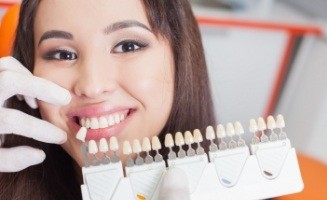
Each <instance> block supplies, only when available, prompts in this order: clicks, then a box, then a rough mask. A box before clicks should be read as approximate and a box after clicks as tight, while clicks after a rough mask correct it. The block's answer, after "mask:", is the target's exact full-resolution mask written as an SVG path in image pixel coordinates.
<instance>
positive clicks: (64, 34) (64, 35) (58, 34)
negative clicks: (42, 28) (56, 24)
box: [38, 30, 74, 45]
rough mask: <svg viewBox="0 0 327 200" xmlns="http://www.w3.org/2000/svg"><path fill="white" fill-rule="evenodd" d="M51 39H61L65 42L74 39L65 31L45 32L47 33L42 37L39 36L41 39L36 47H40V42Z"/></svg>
mask: <svg viewBox="0 0 327 200" xmlns="http://www.w3.org/2000/svg"><path fill="white" fill-rule="evenodd" d="M51 38H62V39H66V40H73V39H74V37H73V35H72V34H71V33H68V32H66V31H58V30H51V31H47V32H45V33H43V35H42V36H41V38H40V40H39V44H38V45H40V44H41V42H42V41H44V40H47V39H51Z"/></svg>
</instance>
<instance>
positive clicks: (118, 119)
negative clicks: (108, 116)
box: [115, 115, 120, 124]
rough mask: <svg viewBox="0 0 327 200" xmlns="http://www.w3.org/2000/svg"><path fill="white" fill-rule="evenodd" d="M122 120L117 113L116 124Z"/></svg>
mask: <svg viewBox="0 0 327 200" xmlns="http://www.w3.org/2000/svg"><path fill="white" fill-rule="evenodd" d="M119 122H120V116H119V115H115V124H118V123H119Z"/></svg>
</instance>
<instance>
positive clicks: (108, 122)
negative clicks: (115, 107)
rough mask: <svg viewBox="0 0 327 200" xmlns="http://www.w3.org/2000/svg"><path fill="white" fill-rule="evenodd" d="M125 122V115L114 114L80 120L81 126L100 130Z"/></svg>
mask: <svg viewBox="0 0 327 200" xmlns="http://www.w3.org/2000/svg"><path fill="white" fill-rule="evenodd" d="M124 120H125V115H124V114H113V115H107V116H100V117H91V118H80V120H79V124H80V126H82V127H85V128H91V129H99V128H107V127H110V126H113V125H115V124H119V123H120V122H122V121H124Z"/></svg>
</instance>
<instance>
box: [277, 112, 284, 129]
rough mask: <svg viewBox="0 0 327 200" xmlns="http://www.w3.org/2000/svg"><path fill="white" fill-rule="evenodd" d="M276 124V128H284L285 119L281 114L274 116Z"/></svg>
mask: <svg viewBox="0 0 327 200" xmlns="http://www.w3.org/2000/svg"><path fill="white" fill-rule="evenodd" d="M276 118H277V119H276V126H277V127H278V128H284V127H285V121H284V117H283V115H277V117H276Z"/></svg>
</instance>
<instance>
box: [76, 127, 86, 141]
mask: <svg viewBox="0 0 327 200" xmlns="http://www.w3.org/2000/svg"><path fill="white" fill-rule="evenodd" d="M86 133H87V130H86V128H85V127H81V128H80V129H79V131H78V132H77V133H76V138H77V139H78V140H80V141H82V142H85V137H86Z"/></svg>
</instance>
